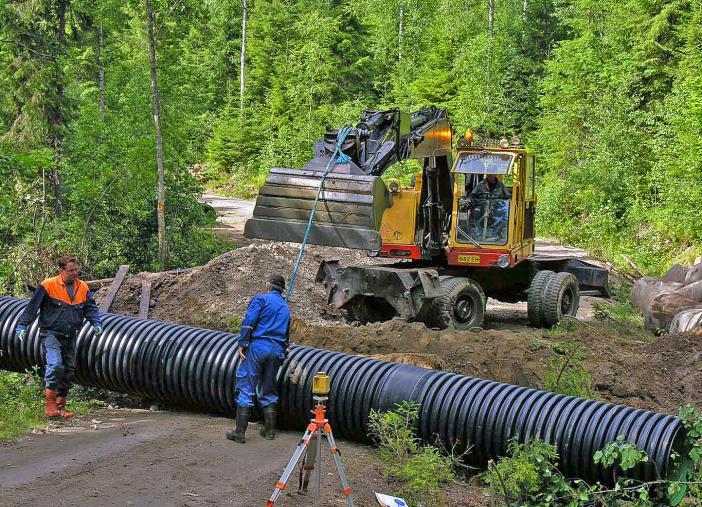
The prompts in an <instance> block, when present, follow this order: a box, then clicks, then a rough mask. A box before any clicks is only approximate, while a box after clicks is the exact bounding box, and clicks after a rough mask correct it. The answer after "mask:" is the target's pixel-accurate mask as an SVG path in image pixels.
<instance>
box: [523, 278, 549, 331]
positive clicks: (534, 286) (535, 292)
mask: <svg viewBox="0 0 702 507" xmlns="http://www.w3.org/2000/svg"><path fill="white" fill-rule="evenodd" d="M555 274H556V273H554V272H553V271H549V270H548V269H545V270H543V271H539V272H538V273H536V274H535V275H534V278H532V279H531V284H530V285H529V292H528V295H527V313H528V314H529V322H530V323H531V325H532V326H534V327H541V326H543V325H544V308H543V298H544V287H546V284H547V283H548V282H549V280H550V279H551V278H552V277H553V275H555Z"/></svg>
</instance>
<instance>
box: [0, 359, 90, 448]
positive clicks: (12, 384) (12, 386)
mask: <svg viewBox="0 0 702 507" xmlns="http://www.w3.org/2000/svg"><path fill="white" fill-rule="evenodd" d="M72 394H73V397H70V396H69V398H68V402H67V407H66V408H67V409H68V410H69V411H71V412H75V413H76V415H78V416H85V415H88V414H90V412H92V411H93V410H94V409H95V408H97V407H100V406H102V402H99V401H96V400H94V399H92V397H91V396H87V395H84V394H83V393H82V390H81V389H80V388H78V387H76V388H75V389H74V390H73V391H72ZM48 423H49V418H48V417H46V416H45V415H44V387H43V385H42V381H41V377H40V376H39V373H38V370H34V371H32V372H27V373H14V372H8V371H0V441H3V440H11V439H13V438H15V437H18V436H20V435H24V434H26V433H30V432H31V431H32V430H33V429H34V428H39V429H41V430H44V429H46V427H47V425H48Z"/></svg>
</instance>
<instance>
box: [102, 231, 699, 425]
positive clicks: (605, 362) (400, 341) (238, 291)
mask: <svg viewBox="0 0 702 507" xmlns="http://www.w3.org/2000/svg"><path fill="white" fill-rule="evenodd" d="M297 253H298V246H297V245H292V244H285V243H263V242H254V243H252V244H249V245H248V246H245V247H242V248H238V249H235V250H233V251H231V252H228V253H225V254H224V255H222V256H220V257H218V258H216V259H213V260H212V261H211V262H210V263H208V264H207V265H205V266H203V267H200V268H197V269H195V270H194V271H190V272H187V273H181V274H174V273H168V274H162V273H139V274H136V275H134V276H131V277H129V278H127V280H125V282H124V284H123V286H122V288H121V289H120V291H119V292H118V294H117V298H116V300H115V302H114V304H113V307H112V310H111V311H113V312H116V313H122V314H126V315H136V314H137V313H138V306H139V298H140V293H141V284H142V282H144V281H147V280H148V281H150V282H151V283H152V298H151V308H150V315H149V317H150V318H154V319H160V320H165V321H170V322H177V323H182V324H189V325H194V326H203V327H209V328H216V329H223V330H232V331H235V330H237V328H238V325H239V324H240V322H241V319H242V317H243V315H244V313H245V311H246V305H247V303H248V301H249V299H250V298H251V296H253V295H254V294H256V293H257V292H260V291H261V290H263V287H264V280H265V277H266V276H267V275H269V274H271V273H282V274H285V275H288V274H289V273H290V272H291V271H292V268H293V264H294V261H295V259H296V257H297ZM329 257H338V258H340V259H341V261H342V264H351V263H374V262H378V259H374V258H371V257H367V256H365V255H364V254H363V253H361V252H357V251H352V250H343V249H335V248H322V247H315V246H310V247H308V248H307V249H306V252H305V256H304V257H303V262H302V264H301V266H300V270H299V275H298V278H297V281H296V284H295V288H294V293H293V296H292V298H291V302H290V306H291V310H292V313H293V318H294V322H293V328H292V335H293V336H292V338H293V341H294V342H295V343H299V344H302V345H309V346H313V347H320V348H326V349H332V350H339V351H343V352H349V353H356V354H364V355H370V356H373V357H377V358H382V359H388V360H392V361H399V362H405V363H411V364H416V365H418V366H424V367H428V368H435V369H442V370H446V371H451V372H454V373H462V374H465V375H472V376H479V377H484V378H488V379H494V380H498V381H502V382H508V383H513V384H519V385H524V386H530V387H542V380H543V376H544V368H545V367H546V365H547V363H548V361H549V358H551V357H552V356H553V345H554V344H555V343H557V342H559V341H563V340H568V341H576V342H578V343H580V344H581V346H582V350H583V351H585V353H586V356H587V358H586V361H585V366H586V368H587V370H588V371H589V373H590V375H591V377H592V380H593V386H594V388H595V390H596V392H597V396H598V397H600V398H602V399H604V400H606V401H611V402H615V403H624V404H627V405H631V406H635V407H640V408H646V409H651V410H657V411H663V412H668V413H676V412H677V410H678V408H679V407H680V406H681V405H682V404H684V403H687V402H691V403H693V404H697V405H699V404H700V402H701V401H702V394H701V393H702V355H701V354H702V337H699V336H692V335H680V336H660V337H654V336H652V335H649V334H647V333H646V332H644V331H643V330H639V329H632V328H631V327H628V326H624V325H621V324H617V323H616V322H614V321H612V320H605V321H598V320H596V319H595V318H594V316H593V315H594V313H596V312H593V310H592V306H593V305H592V300H590V299H589V298H585V300H584V301H583V304H582V305H581V312H580V314H579V318H580V319H581V324H579V325H578V326H576V328H575V330H573V331H570V332H560V333H554V332H549V331H545V330H537V329H533V328H530V327H529V326H528V324H527V319H526V311H525V310H526V308H525V306H524V305H519V304H517V305H505V304H500V303H497V302H493V301H491V302H490V304H489V306H488V312H487V318H486V322H485V329H484V330H482V331H478V332H475V331H455V330H444V331H438V330H432V329H427V328H426V327H425V326H424V324H421V323H407V322H404V321H401V320H397V319H396V320H392V321H388V322H383V323H376V324H369V325H365V326H358V325H350V324H348V323H346V322H345V320H344V318H343V315H342V312H341V311H339V310H335V309H332V308H329V307H328V306H327V304H326V293H325V289H324V287H323V286H321V285H320V284H318V283H316V282H315V276H316V273H317V269H318V266H319V263H320V261H321V260H323V259H325V258H329ZM106 290H107V289H106V288H103V289H102V290H101V291H100V292H99V293H98V295H97V297H98V299H100V298H102V297H103V296H104V294H105V292H106ZM600 304H607V303H606V302H604V303H603V302H602V300H600Z"/></svg>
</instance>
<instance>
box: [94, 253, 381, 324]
mask: <svg viewBox="0 0 702 507" xmlns="http://www.w3.org/2000/svg"><path fill="white" fill-rule="evenodd" d="M298 252H299V247H298V246H297V245H292V244H288V243H262V242H257V243H252V244H250V245H248V246H245V247H242V248H237V249H236V250H232V251H231V252H227V253H225V254H223V255H221V256H219V257H217V258H215V259H213V260H212V261H210V262H209V263H208V264H206V265H205V266H202V267H200V268H197V269H195V270H193V271H189V272H185V273H138V274H137V275H134V276H131V277H128V278H127V279H126V280H125V281H124V283H123V285H122V287H121V288H120V290H119V292H118V293H117V298H116V299H115V302H114V303H113V305H112V308H111V311H112V312H114V313H120V314H123V315H137V314H138V312H139V298H140V295H141V285H142V282H144V281H149V282H151V284H152V286H151V304H150V312H149V318H152V319H159V320H165V321H171V322H178V323H182V324H189V325H193V326H204V327H210V328H215V329H227V330H228V329H232V328H236V327H237V326H238V323H239V321H240V320H241V318H242V317H243V315H244V313H245V312H246V306H247V305H248V302H249V300H250V299H251V297H252V296H253V295H255V294H257V293H259V292H262V291H263V290H264V288H265V279H266V277H267V276H268V275H270V274H273V273H280V274H283V275H284V276H285V277H286V279H288V278H289V275H290V273H291V272H292V270H293V266H294V264H295V260H296V259H297V255H298ZM329 257H341V258H342V262H343V263H344V264H352V263H353V264H361V263H372V262H375V259H373V258H370V257H368V256H367V255H365V252H359V251H353V250H342V249H338V248H325V247H317V246H308V247H307V248H306V249H305V255H304V257H303V260H302V263H301V264H300V269H299V271H298V275H297V280H296V281H295V287H294V291H293V295H292V298H291V301H290V307H291V310H292V313H293V316H294V318H295V319H302V320H305V321H307V322H322V321H326V320H340V319H341V318H342V316H341V312H339V311H335V310H333V309H330V308H328V307H327V304H326V292H325V290H324V288H323V287H322V286H320V285H319V284H318V283H316V282H315V277H316V275H317V270H318V268H319V264H320V262H321V261H322V260H324V259H325V258H329ZM287 282H288V283H289V279H288V280H287ZM106 293H107V288H106V287H105V288H103V289H101V290H100V291H99V292H98V293H97V294H96V298H97V299H98V301H100V300H102V298H103V297H104V296H105V294H106Z"/></svg>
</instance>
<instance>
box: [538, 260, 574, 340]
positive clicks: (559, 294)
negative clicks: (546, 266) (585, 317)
mask: <svg viewBox="0 0 702 507" xmlns="http://www.w3.org/2000/svg"><path fill="white" fill-rule="evenodd" d="M579 306H580V286H579V285H578V280H577V278H575V275H573V274H572V273H566V272H560V273H556V274H554V275H553V276H552V277H551V279H550V280H549V281H548V283H547V284H546V286H545V287H544V291H543V299H542V308H543V313H544V325H545V326H547V327H552V326H555V325H556V324H558V323H559V322H560V321H561V320H563V319H564V318H567V317H575V315H576V314H577V313H578V307H579Z"/></svg>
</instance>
